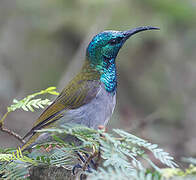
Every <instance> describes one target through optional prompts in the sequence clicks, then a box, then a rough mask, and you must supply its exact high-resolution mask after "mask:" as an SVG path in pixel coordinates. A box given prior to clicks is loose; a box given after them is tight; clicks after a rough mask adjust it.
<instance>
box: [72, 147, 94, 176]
mask: <svg viewBox="0 0 196 180" xmlns="http://www.w3.org/2000/svg"><path fill="white" fill-rule="evenodd" d="M76 154H77V155H78V157H79V160H80V161H81V162H82V163H83V164H85V163H86V160H85V159H84V157H83V156H82V155H81V153H80V152H78V151H76ZM87 168H88V171H89V172H91V170H90V166H89V165H88V164H87ZM76 169H83V166H81V165H80V164H76V165H75V166H74V167H73V169H72V173H73V175H75V170H76Z"/></svg>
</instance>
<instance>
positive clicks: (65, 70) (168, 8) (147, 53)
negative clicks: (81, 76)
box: [0, 0, 196, 159]
mask: <svg viewBox="0 0 196 180" xmlns="http://www.w3.org/2000/svg"><path fill="white" fill-rule="evenodd" d="M143 25H152V26H156V27H160V29H161V30H160V31H151V32H150V31H148V32H144V33H140V34H137V35H135V36H133V37H132V38H131V39H130V40H129V41H128V42H127V43H126V44H125V46H124V47H123V48H122V50H121V51H120V53H119V55H118V58H117V67H118V82H119V83H118V93H117V107H116V109H115V113H114V115H113V118H112V120H111V121H110V123H109V125H108V129H109V130H110V129H112V128H122V129H125V130H127V131H129V132H131V133H134V134H136V135H138V136H140V137H142V138H145V139H148V140H149V141H150V142H152V143H157V144H159V145H160V146H161V147H162V148H163V149H165V150H167V151H169V152H170V153H171V154H172V155H174V156H175V157H176V158H178V159H179V158H180V157H182V156H195V155H196V130H195V129H196V1H195V0H107V1H105V0H55V1H54V0H44V1H43V0H39V1H30V0H15V1H13V0H0V115H1V116H2V115H3V113H5V112H6V107H7V106H8V105H10V104H11V103H12V100H13V98H17V99H21V98H23V97H25V96H26V95H28V94H31V93H33V92H36V91H39V90H41V89H45V88H47V87H49V86H57V87H58V91H60V90H61V89H62V87H64V86H65V84H66V83H67V82H68V81H69V80H70V79H71V78H72V77H73V76H74V75H75V74H76V73H77V71H78V70H79V69H80V68H81V66H82V63H83V60H84V55H85V48H86V46H87V44H88V42H89V41H90V40H91V38H92V37H93V35H95V34H96V33H98V32H100V31H103V30H127V29H131V28H133V27H137V26H143ZM52 98H54V97H52ZM40 113H41V111H37V112H36V113H31V112H23V111H17V112H14V113H11V114H10V115H9V116H8V118H7V120H6V127H8V128H10V129H12V130H14V131H15V132H17V133H19V134H20V135H24V134H25V133H26V132H27V131H28V130H29V129H30V128H31V126H32V123H33V122H34V121H35V120H36V118H37V117H38V116H39V114H40ZM17 145H19V143H18V142H17V141H16V140H15V139H14V138H12V137H9V136H8V135H6V134H4V133H2V132H0V146H2V147H10V146H17Z"/></svg>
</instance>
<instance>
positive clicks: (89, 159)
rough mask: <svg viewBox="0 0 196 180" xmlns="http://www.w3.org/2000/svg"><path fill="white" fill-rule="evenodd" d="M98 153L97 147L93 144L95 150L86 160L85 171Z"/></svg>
mask: <svg viewBox="0 0 196 180" xmlns="http://www.w3.org/2000/svg"><path fill="white" fill-rule="evenodd" d="M97 154H98V152H97V151H96V149H95V147H94V146H93V152H92V154H91V155H90V156H89V157H88V158H87V160H86V161H85V163H84V165H83V167H82V169H83V171H85V170H86V168H87V167H88V166H89V163H90V162H92V160H93V158H94V157H96V156H97Z"/></svg>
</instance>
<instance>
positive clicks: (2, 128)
mask: <svg viewBox="0 0 196 180" xmlns="http://www.w3.org/2000/svg"><path fill="white" fill-rule="evenodd" d="M0 130H1V131H3V132H5V133H7V134H9V135H11V136H13V137H15V138H16V139H18V140H19V141H20V142H21V143H22V144H24V143H25V141H24V140H23V138H22V137H21V136H20V135H18V134H17V133H15V132H13V131H11V130H10V129H7V128H5V127H3V126H1V125H0Z"/></svg>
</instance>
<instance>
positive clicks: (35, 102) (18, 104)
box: [7, 87, 59, 112]
mask: <svg viewBox="0 0 196 180" xmlns="http://www.w3.org/2000/svg"><path fill="white" fill-rule="evenodd" d="M55 89H56V87H49V88H47V89H45V90H42V91H40V92H37V93H34V94H31V95H29V96H27V97H25V98H24V99H22V100H20V101H18V100H16V99H14V100H13V104H12V105H11V106H9V107H8V108H7V110H8V112H12V111H15V110H16V109H20V108H22V109H23V110H24V111H29V110H30V111H32V112H33V111H34V109H33V107H34V108H37V109H38V108H44V106H46V105H50V104H51V102H50V100H49V99H44V100H42V99H40V98H39V99H33V98H35V97H36V96H39V95H43V94H52V95H58V94H59V93H58V92H56V91H55Z"/></svg>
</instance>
